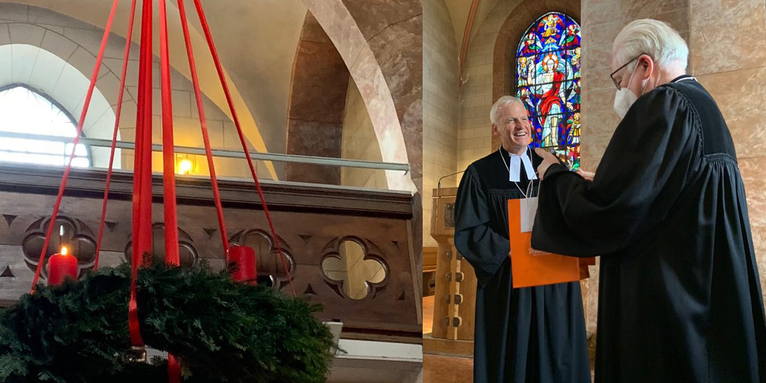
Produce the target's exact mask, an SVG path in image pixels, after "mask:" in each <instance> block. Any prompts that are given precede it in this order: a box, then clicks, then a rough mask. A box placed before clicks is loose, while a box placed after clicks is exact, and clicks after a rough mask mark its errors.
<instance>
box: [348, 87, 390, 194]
mask: <svg viewBox="0 0 766 383" xmlns="http://www.w3.org/2000/svg"><path fill="white" fill-rule="evenodd" d="M341 157H342V158H349V159H355V160H367V161H380V160H381V159H382V157H381V155H380V146H379V145H378V140H377V138H376V137H375V130H374V129H373V127H372V121H371V120H370V114H369V113H367V107H365V105H364V100H362V95H361V94H360V93H359V89H357V87H356V83H354V82H353V81H349V82H348V91H347V92H346V106H345V109H344V114H343V140H342V146H341ZM340 175H341V185H344V186H359V187H366V188H373V189H388V183H387V181H386V174H385V173H384V172H383V171H382V170H374V169H360V168H348V167H344V168H341V173H340Z"/></svg>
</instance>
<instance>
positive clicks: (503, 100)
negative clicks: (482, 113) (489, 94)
mask: <svg viewBox="0 0 766 383" xmlns="http://www.w3.org/2000/svg"><path fill="white" fill-rule="evenodd" d="M512 102H518V103H519V105H521V107H524V103H522V102H521V100H520V99H519V98H518V97H513V96H507V95H506V96H503V97H500V98H498V99H497V101H495V103H494V104H492V109H490V110H489V120H490V121H491V122H492V123H493V124H497V110H498V109H500V107H501V106H504V105H508V104H510V103H512Z"/></svg>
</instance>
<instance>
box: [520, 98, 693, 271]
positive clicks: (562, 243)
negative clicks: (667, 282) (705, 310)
mask: <svg viewBox="0 0 766 383" xmlns="http://www.w3.org/2000/svg"><path fill="white" fill-rule="evenodd" d="M698 129H699V117H698V115H697V113H696V112H695V111H694V109H693V106H691V104H690V103H689V102H688V100H687V99H686V98H685V97H684V96H683V95H682V94H681V93H680V92H679V91H678V90H676V89H674V88H672V87H671V86H663V87H660V88H657V89H655V90H653V91H652V92H650V93H648V94H646V95H645V96H643V97H641V98H639V99H638V100H637V101H636V103H635V104H634V105H633V107H631V109H630V111H629V112H628V114H627V115H626V116H625V118H624V119H623V120H622V122H621V123H620V125H619V126H618V127H617V129H616V130H615V133H614V135H613V136H612V139H611V141H610V143H609V146H608V147H607V149H606V152H605V153H604V157H603V158H602V160H601V163H600V165H599V167H598V169H597V171H596V175H595V178H594V179H593V182H589V181H586V180H584V179H583V178H582V177H580V176H578V175H577V174H574V173H572V172H569V171H568V170H567V169H566V168H564V167H562V166H559V165H553V166H551V167H550V168H549V169H548V171H547V172H546V174H545V177H544V180H543V182H542V185H541V187H540V193H539V201H538V202H539V205H538V212H537V216H536V218H535V225H534V228H533V231H532V247H534V248H535V249H538V250H543V251H549V252H555V253H558V254H565V255H572V256H582V257H587V256H594V255H608V254H610V253H614V252H618V251H621V250H624V249H626V248H628V247H629V246H631V245H632V244H634V243H635V241H636V240H637V239H639V238H641V237H642V235H644V234H646V233H647V232H648V231H649V230H650V229H652V228H653V227H654V226H657V225H658V224H659V223H661V222H662V221H663V219H664V218H665V217H666V216H667V214H668V212H669V211H670V210H671V209H672V208H673V205H674V203H675V202H676V201H678V199H679V198H681V196H682V193H683V192H684V190H685V187H686V185H688V184H689V182H690V179H691V178H692V176H693V174H694V169H695V166H696V165H697V162H698V159H699V158H701V140H700V134H699V130H698Z"/></svg>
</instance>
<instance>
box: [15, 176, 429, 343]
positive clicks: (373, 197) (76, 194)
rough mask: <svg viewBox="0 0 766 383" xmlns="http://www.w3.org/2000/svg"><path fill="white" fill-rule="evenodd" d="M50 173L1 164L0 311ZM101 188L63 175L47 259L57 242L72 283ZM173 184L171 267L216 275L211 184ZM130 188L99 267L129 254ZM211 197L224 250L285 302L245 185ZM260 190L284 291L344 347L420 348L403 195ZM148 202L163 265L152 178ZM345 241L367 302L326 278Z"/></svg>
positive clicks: (123, 184)
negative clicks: (244, 248)
mask: <svg viewBox="0 0 766 383" xmlns="http://www.w3.org/2000/svg"><path fill="white" fill-rule="evenodd" d="M61 174H62V171H61V170H60V169H55V168H45V167H34V166H30V165H23V166H22V165H19V166H16V165H2V166H0V215H1V218H2V219H0V304H3V305H8V304H11V303H12V302H13V301H15V300H16V299H18V297H19V296H20V295H21V294H24V293H26V292H28V291H29V287H30V284H31V281H32V277H33V275H34V271H33V270H34V268H35V267H36V262H37V261H36V258H37V257H38V256H39V254H40V248H41V246H42V245H43V238H44V229H45V227H46V225H47V222H49V217H50V214H51V209H52V206H53V202H54V199H55V195H56V193H57V191H58V187H59V182H60V180H61ZM104 181H105V174H104V172H102V171H96V170H73V172H72V175H71V178H70V180H69V184H68V187H67V192H66V198H65V199H64V203H63V205H62V209H61V213H60V216H59V219H58V220H57V224H59V225H60V227H59V228H57V229H56V231H57V234H58V235H56V236H54V238H53V240H52V241H51V242H52V243H51V246H50V247H49V249H48V253H49V254H53V253H54V252H56V251H57V250H58V248H59V247H60V246H61V245H62V244H65V245H68V246H70V247H71V249H72V250H73V252H74V254H75V255H76V256H77V257H78V259H79V261H80V267H81V270H82V272H83V273H84V272H87V271H88V270H89V269H91V268H92V267H93V258H94V255H95V254H94V253H95V237H96V235H95V233H96V232H97V231H98V222H99V218H100V214H101V198H102V197H103V187H104ZM177 184H178V224H179V233H180V236H179V238H180V242H181V258H182V264H183V265H187V266H188V265H192V264H194V263H195V262H200V261H201V260H206V261H207V262H208V263H209V264H210V265H211V266H213V267H215V268H222V267H224V261H223V250H222V245H221V236H220V233H219V230H218V225H217V221H216V214H215V207H214V206H213V200H212V191H211V188H210V182H209V181H208V180H204V179H197V178H188V177H187V178H179V179H178V181H177ZM131 188H132V174H129V173H117V174H115V175H114V177H113V181H112V187H111V191H112V192H111V195H110V202H109V210H108V213H107V219H106V221H107V224H106V228H105V230H104V239H103V245H102V246H103V252H102V263H101V265H115V264H119V263H121V262H124V261H125V260H126V256H125V254H130V250H129V248H130V246H131V245H130V241H131V238H130V235H131V202H130V199H131ZM220 188H221V193H222V199H223V203H224V215H225V218H226V226H227V232H228V233H227V234H228V235H229V238H230V240H231V242H232V243H243V242H244V243H246V244H248V245H249V246H252V247H254V248H255V249H256V252H257V253H258V272H259V274H260V275H269V276H270V277H271V278H270V279H271V280H272V281H273V282H274V285H275V288H281V289H282V290H283V291H285V292H286V293H289V286H287V279H286V278H285V273H284V272H283V270H284V268H283V267H282V264H281V262H280V260H279V257H278V255H277V254H276V251H275V250H274V246H273V240H272V238H271V236H270V234H269V230H268V225H267V222H266V219H265V216H264V214H263V212H262V211H261V206H260V203H259V200H258V196H257V194H256V192H255V190H254V187H253V185H252V184H251V183H245V182H239V181H228V180H221V181H220ZM263 188H264V192H265V195H266V200H267V202H268V204H269V208H270V210H271V211H272V215H273V218H274V223H275V226H276V229H277V233H278V235H279V240H280V243H281V244H282V247H283V249H284V252H285V253H286V256H287V263H288V268H289V270H290V273H291V275H292V276H293V278H294V285H295V289H296V291H297V293H298V295H307V296H308V297H309V299H310V300H311V301H312V302H316V303H321V304H323V305H324V306H325V309H324V311H323V312H322V313H321V314H319V317H320V318H321V319H322V320H341V321H343V322H344V327H343V337H344V338H349V339H372V340H395V341H404V342H413V343H419V342H420V338H421V320H420V318H421V306H420V298H419V297H418V296H417V294H418V293H417V292H418V289H417V288H416V286H417V283H418V279H417V277H418V275H417V272H418V269H417V267H418V265H417V261H416V257H415V254H416V253H415V251H414V249H413V246H412V233H413V228H412V227H411V219H412V217H413V208H412V206H413V204H412V197H411V196H410V195H409V194H406V193H401V192H391V191H371V190H362V189H352V188H343V187H337V186H315V185H306V184H291V183H279V182H264V184H263ZM153 194H154V202H155V205H156V206H155V208H154V209H153V210H154V211H153V220H154V222H155V237H154V238H155V240H154V242H155V245H154V247H155V252H156V254H159V255H162V253H163V251H164V250H163V246H162V241H163V238H162V236H163V233H162V208H161V206H160V204H161V202H162V185H161V178H160V177H155V179H154V190H153ZM347 241H353V242H354V243H356V244H358V245H360V246H361V249H362V251H363V252H364V256H363V258H362V259H361V261H363V262H372V261H375V262H378V263H380V265H382V273H383V274H382V276H381V273H380V272H379V273H377V275H376V277H375V278H374V279H373V278H372V277H371V278H370V280H367V281H362V286H363V287H366V294H365V292H364V291H363V292H362V296H363V297H362V298H361V299H359V298H360V296H359V294H356V295H357V296H355V297H353V298H352V297H350V296H349V295H348V294H347V291H348V289H347V288H346V287H347V286H344V283H349V280H347V279H344V278H340V277H338V273H337V272H335V273H333V272H330V271H328V270H326V269H325V268H326V267H327V266H326V265H328V264H332V263H333V261H332V260H333V259H334V260H339V259H341V258H342V257H343V250H342V248H343V247H344V245H345V244H346V243H347ZM127 258H129V257H127ZM328 260H331V261H330V262H328ZM335 263H337V262H335ZM43 277H45V274H43ZM357 282H359V281H357Z"/></svg>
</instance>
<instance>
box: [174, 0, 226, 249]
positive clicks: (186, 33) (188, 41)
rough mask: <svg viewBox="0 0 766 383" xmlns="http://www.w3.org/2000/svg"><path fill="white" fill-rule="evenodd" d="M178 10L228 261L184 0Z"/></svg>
mask: <svg viewBox="0 0 766 383" xmlns="http://www.w3.org/2000/svg"><path fill="white" fill-rule="evenodd" d="M178 11H179V13H180V14H181V26H182V28H183V33H184V42H185V43H186V54H187V57H188V59H189V71H190V72H191V77H192V84H193V85H194V98H195V100H196V102H197V110H198V111H199V123H200V127H201V129H202V139H203V141H204V142H205V155H206V156H207V164H208V168H209V169H210V181H211V185H212V186H213V199H214V200H215V211H216V214H217V215H218V229H219V230H220V231H221V242H222V243H223V253H224V257H225V259H226V262H227V263H228V262H229V260H228V254H229V236H228V235H227V234H226V224H225V221H224V217H223V204H222V203H221V193H220V191H219V188H218V178H217V177H216V175H215V163H214V162H213V154H212V152H211V150H210V135H209V134H208V130H207V119H206V118H205V108H204V107H203V106H202V92H200V89H199V78H198V76H197V65H196V64H195V61H194V50H193V49H192V44H191V37H190V35H189V24H188V22H187V19H186V8H185V7H184V2H183V0H178Z"/></svg>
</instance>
